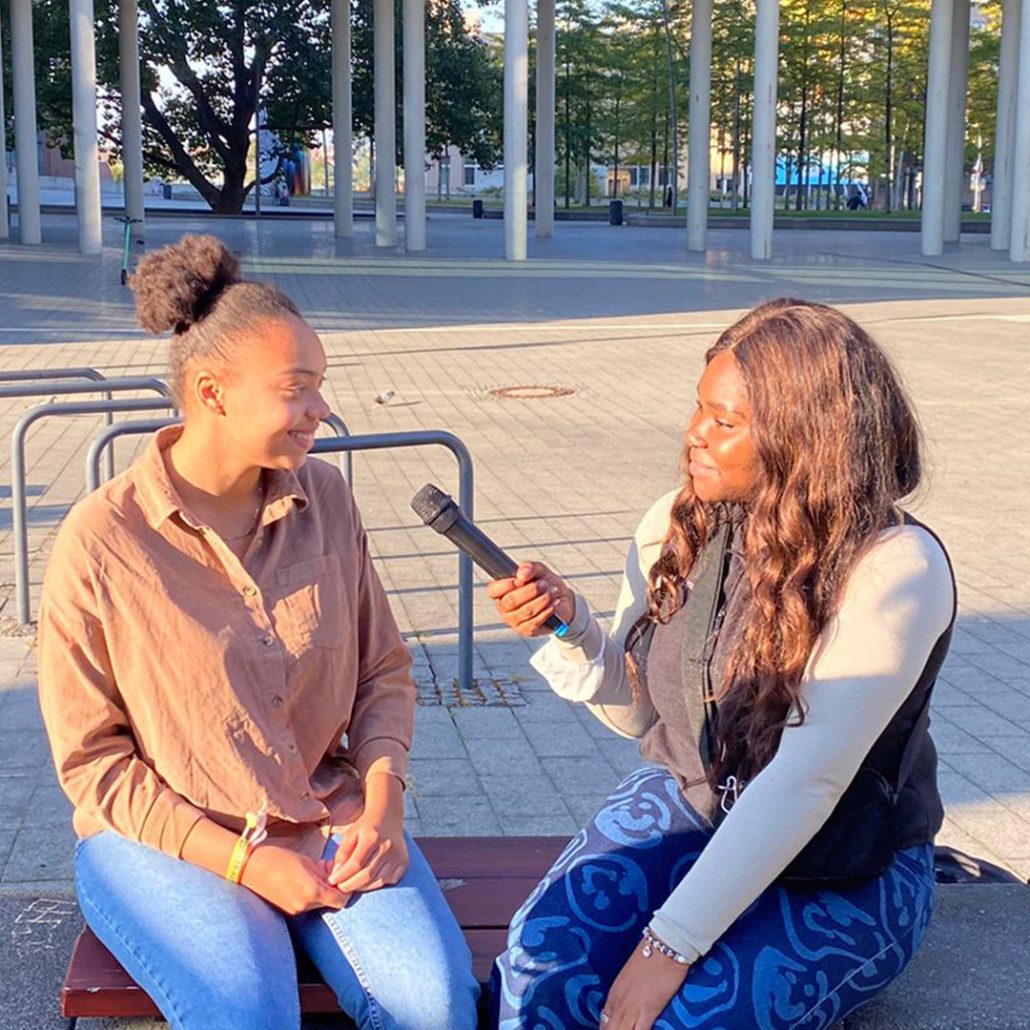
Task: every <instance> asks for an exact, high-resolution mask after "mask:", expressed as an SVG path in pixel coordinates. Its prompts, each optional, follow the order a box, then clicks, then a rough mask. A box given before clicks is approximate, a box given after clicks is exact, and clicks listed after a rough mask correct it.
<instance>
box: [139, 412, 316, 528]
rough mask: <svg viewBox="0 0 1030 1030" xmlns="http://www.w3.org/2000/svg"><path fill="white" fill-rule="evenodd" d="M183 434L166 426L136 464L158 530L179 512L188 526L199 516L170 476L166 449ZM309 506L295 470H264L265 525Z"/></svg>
mask: <svg viewBox="0 0 1030 1030" xmlns="http://www.w3.org/2000/svg"><path fill="white" fill-rule="evenodd" d="M180 436H182V425H181V424H178V425H173V426H165V427H164V428H163V429H159V430H158V431H157V432H156V433H155V434H154V436H153V438H152V439H151V441H150V443H149V444H148V446H147V449H146V451H145V452H144V453H143V456H142V457H141V458H140V460H139V461H138V462H137V463H136V464H135V465H134V466H133V474H134V477H135V482H136V485H137V487H138V489H139V497H140V504H141V507H142V508H143V513H144V515H146V518H147V522H149V523H150V525H151V526H152V527H153V528H154V529H159V528H160V527H161V525H162V524H163V523H164V522H166V521H167V520H168V519H169V518H170V517H171V516H172V515H174V514H175V513H176V512H178V513H179V514H180V515H181V516H182V518H183V519H184V521H185V522H186V523H187V524H188V525H196V519H195V518H194V517H193V516H192V515H190V512H189V509H188V508H186V506H185V505H184V504H183V503H182V498H181V497H180V496H179V493H178V491H177V490H176V489H175V486H174V485H173V483H172V480H171V477H170V476H169V475H168V467H167V465H166V464H165V451H167V450H168V448H169V447H171V445H172V444H173V443H175V441H176V440H178V439H179V437H180ZM307 506H308V495H307V494H306V493H305V492H304V488H303V487H302V486H301V485H300V480H299V479H298V478H297V475H296V473H295V472H292V471H291V470H289V469H266V470H265V504H264V511H263V513H262V516H261V522H262V524H263V525H268V524H269V523H270V522H274V521H275V520H276V519H280V518H282V517H283V516H284V515H286V514H287V513H288V512H289V511H290V510H291V509H292V508H294V507H296V508H297V510H298V511H303V510H304V509H305V508H306V507H307Z"/></svg>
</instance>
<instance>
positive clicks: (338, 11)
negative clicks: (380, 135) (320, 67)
mask: <svg viewBox="0 0 1030 1030" xmlns="http://www.w3.org/2000/svg"><path fill="white" fill-rule="evenodd" d="M332 4H333V6H332V10H331V14H330V17H331V19H332V32H333V53H332V62H333V229H334V232H335V233H336V237H337V238H338V239H345V238H346V237H348V236H353V235H354V172H353V163H354V155H353V151H354V139H353V128H352V121H353V117H354V115H353V109H352V101H351V55H350V39H351V31H350V0H332ZM327 185H328V184H327Z"/></svg>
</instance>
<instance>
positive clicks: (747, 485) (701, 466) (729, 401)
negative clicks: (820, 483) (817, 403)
mask: <svg viewBox="0 0 1030 1030" xmlns="http://www.w3.org/2000/svg"><path fill="white" fill-rule="evenodd" d="M684 443H685V450H686V458H687V461H686V465H687V471H688V474H689V476H690V478H691V480H692V482H693V486H694V493H695V494H696V495H697V496H698V498H699V499H700V500H702V501H704V502H706V503H708V504H716V503H719V502H723V501H725V502H741V501H746V500H747V498H748V497H750V496H751V494H752V493H753V491H754V488H755V484H756V481H757V478H758V467H759V466H758V457H757V455H756V453H755V446H754V441H753V440H752V436H751V403H750V401H749V399H748V393H747V386H746V384H745V382H744V376H743V373H742V372H741V370H740V365H739V364H738V363H737V359H736V358H735V357H734V356H733V352H732V351H729V350H725V351H722V352H720V353H719V354H717V355H716V356H715V357H714V358H712V360H711V361H710V362H709V363H708V365H707V366H706V367H705V370H704V373H703V374H702V376H701V379H700V381H699V382H698V384H697V407H696V408H695V409H694V414H693V415H692V416H691V419H690V423H689V425H688V426H687V431H686V435H685V440H684Z"/></svg>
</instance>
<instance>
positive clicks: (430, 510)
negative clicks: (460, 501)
mask: <svg viewBox="0 0 1030 1030" xmlns="http://www.w3.org/2000/svg"><path fill="white" fill-rule="evenodd" d="M450 504H454V500H453V499H452V498H451V496H450V494H446V493H444V491H443V490H441V489H440V488H439V487H438V486H437V485H436V484H435V483H426V485H425V486H424V487H422V489H421V490H419V492H418V493H417V494H415V496H414V497H412V499H411V507H412V509H413V510H414V512H415V514H416V515H417V516H418V517H419V518H420V519H421V520H422V521H423V522H424V523H425V524H426V525H427V526H428V525H429V524H430V523H432V522H433V520H434V519H436V518H437V517H438V516H439V515H440V513H441V512H442V511H443V510H444V508H446V507H447V506H448V505H450Z"/></svg>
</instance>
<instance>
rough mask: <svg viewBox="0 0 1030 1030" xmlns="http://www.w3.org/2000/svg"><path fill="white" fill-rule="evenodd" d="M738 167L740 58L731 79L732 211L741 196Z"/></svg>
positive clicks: (738, 204)
mask: <svg viewBox="0 0 1030 1030" xmlns="http://www.w3.org/2000/svg"><path fill="white" fill-rule="evenodd" d="M740 175H741V167H740V58H739V57H737V59H736V62H735V74H734V79H733V201H732V209H733V210H734V211H736V210H737V208H738V207H739V206H740V196H741V188H740V187H741V182H740Z"/></svg>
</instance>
